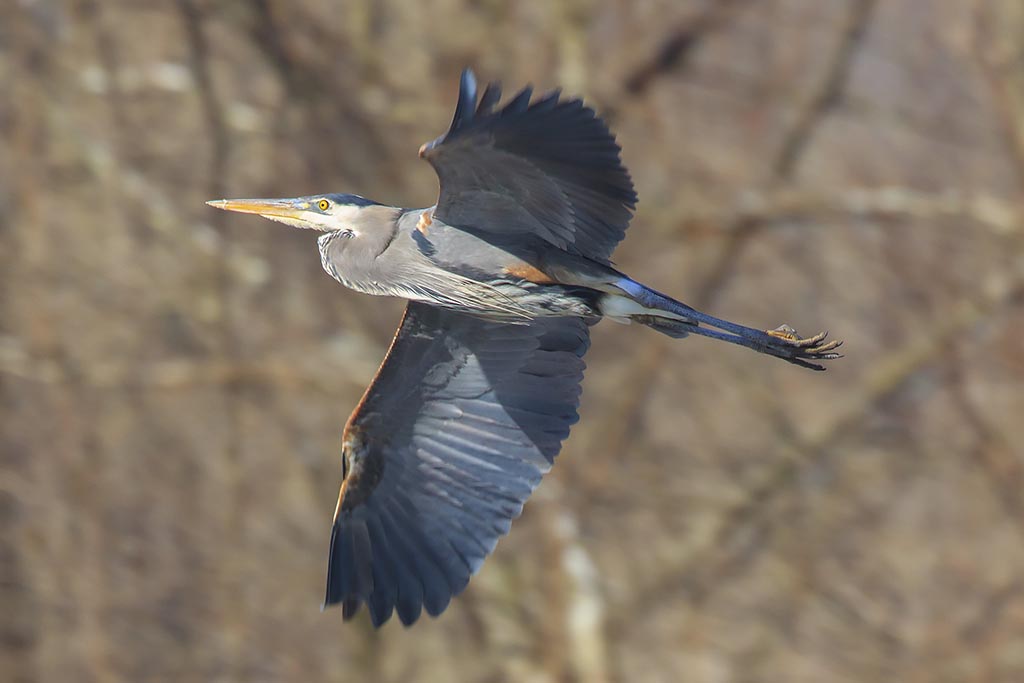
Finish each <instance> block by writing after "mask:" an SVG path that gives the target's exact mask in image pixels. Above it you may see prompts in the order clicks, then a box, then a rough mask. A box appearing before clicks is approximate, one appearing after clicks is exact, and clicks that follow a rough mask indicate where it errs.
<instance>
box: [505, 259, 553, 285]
mask: <svg viewBox="0 0 1024 683" xmlns="http://www.w3.org/2000/svg"><path fill="white" fill-rule="evenodd" d="M505 274H506V275H511V276H512V277H517V278H519V279H520V280H526V281H528V282H533V283H534V284H538V285H555V284H558V281H557V280H555V279H554V278H552V277H551V276H550V275H548V274H547V273H545V272H544V271H543V270H541V269H540V268H537V267H536V266H532V265H530V264H529V263H521V264H517V265H514V266H509V267H508V268H506V269H505Z"/></svg>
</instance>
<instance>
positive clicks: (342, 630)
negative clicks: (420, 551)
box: [0, 0, 1024, 682]
mask: <svg viewBox="0 0 1024 683" xmlns="http://www.w3.org/2000/svg"><path fill="white" fill-rule="evenodd" d="M466 65H470V66H473V67H474V68H476V69H477V71H478V74H479V75H480V77H481V79H482V80H487V79H491V78H499V79H501V80H503V81H504V82H505V84H506V87H507V89H508V90H509V91H511V90H512V89H513V88H515V87H517V86H519V85H521V84H524V83H526V82H533V83H534V84H535V85H537V86H538V87H541V88H548V87H554V86H556V85H562V86H564V88H565V90H566V91H567V92H569V93H579V94H582V95H584V96H585V97H586V99H587V101H588V102H590V103H591V104H593V105H594V106H595V107H597V108H598V109H599V110H600V111H602V112H603V113H604V114H605V115H606V117H607V118H608V120H609V122H610V123H611V125H612V126H613V128H614V130H615V131H616V133H617V134H618V137H619V140H620V142H621V143H622V145H623V147H624V152H623V155H624V158H625V161H626V163H627V164H628V165H629V167H630V169H631V170H632V173H633V176H634V179H635V181H636V184H637V187H638V190H639V192H640V196H641V203H640V208H639V212H638V214H637V216H636V219H635V221H634V223H633V227H632V229H631V230H630V233H629V236H628V238H627V240H626V242H625V243H624V244H623V246H622V247H621V248H620V249H619V251H618V252H617V254H616V258H617V262H618V264H619V265H620V266H621V267H622V268H623V269H624V270H626V271H627V272H631V273H633V274H634V275H636V276H638V277H641V278H642V279H644V280H646V281H647V282H648V283H649V284H651V285H653V286H655V287H657V288H658V289H661V290H664V291H666V292H670V293H673V294H675V295H676V296H679V297H680V298H681V299H683V300H684V301H687V302H688V303H690V304H691V305H695V306H699V307H703V308H706V309H709V310H710V311H712V312H714V313H716V314H718V315H723V316H727V317H731V318H734V319H738V320H741V321H744V322H747V323H749V324H753V325H756V326H760V327H768V326H775V325H777V324H779V323H782V322H788V323H791V324H793V325H795V326H796V327H797V328H798V329H799V330H801V331H802V332H804V333H813V332H815V331H817V330H818V329H820V328H826V327H827V328H828V329H829V330H831V331H832V333H833V334H834V335H836V336H838V337H841V338H845V339H846V346H845V347H844V349H845V351H846V352H847V357H846V358H845V359H844V360H842V361H838V362H835V363H833V364H832V365H831V370H830V372H828V373H812V372H808V371H804V370H801V369H799V368H796V367H793V366H791V365H787V364H785V363H781V362H778V361H775V360H772V359H768V358H765V357H762V356H757V355H756V354H753V353H750V352H746V351H744V350H742V349H736V348H732V347H726V346H725V345H721V344H715V343H712V342H710V341H708V340H704V339H691V340H687V341H685V342H681V343H673V342H672V341H670V340H666V339H665V338H663V337H661V336H659V335H657V334H655V333H654V332H652V331H650V330H646V329H642V328H624V327H619V326H615V325H609V324H605V325H601V326H599V327H598V328H597V329H596V330H595V333H594V346H593V350H592V352H591V354H590V355H589V356H588V361H589V367H590V371H589V376H588V379H587V381H586V383H585V391H584V400H583V406H582V410H581V412H582V421H581V423H580V425H579V426H578V427H577V428H576V429H575V431H574V433H573V436H572V437H571V438H570V439H569V441H568V442H567V444H566V448H565V450H564V451H563V453H562V455H561V456H560V458H559V460H558V463H557V466H556V468H555V469H554V471H553V473H552V474H551V475H550V476H549V477H548V478H547V479H546V480H545V482H544V483H543V485H542V486H541V488H540V489H539V490H538V492H537V494H536V495H535V496H534V498H533V499H532V500H531V502H530V503H529V504H528V505H527V507H526V510H525V513H524V515H523V517H522V518H521V519H520V520H519V521H518V522H517V523H516V524H515V526H514V527H513V531H512V534H511V535H510V536H509V537H508V538H506V539H504V540H503V541H502V542H501V544H500V545H499V547H498V550H497V552H496V554H495V556H494V557H493V558H491V560H490V561H488V563H487V564H486V565H485V566H484V569H483V571H482V572H481V573H480V574H479V575H478V576H477V577H476V578H475V579H474V580H473V581H472V582H471V583H470V586H469V588H468V590H467V591H466V592H465V594H464V595H463V596H462V597H460V598H458V599H456V600H455V601H454V602H453V603H452V606H451V607H450V608H449V609H448V611H447V612H446V613H445V614H444V615H443V616H442V617H441V618H440V619H437V620H430V619H426V618H425V619H424V620H423V621H421V622H420V623H419V624H417V625H416V626H415V628H413V629H410V630H405V629H403V628H402V627H401V625H400V624H398V623H397V620H394V619H393V620H392V622H390V623H389V624H388V625H387V626H386V627H385V628H384V629H383V630H382V631H380V632H377V633H374V632H373V631H372V629H371V628H370V627H369V623H368V619H366V618H365V616H364V617H362V618H360V619H359V620H357V621H356V622H354V623H352V624H348V625H343V624H342V621H341V614H340V612H339V611H337V610H332V611H329V612H327V613H323V614H322V613H320V611H319V610H318V606H319V602H320V599H321V596H322V589H323V579H324V571H325V567H326V551H327V541H328V533H329V525H330V515H331V511H332V510H333V507H334V502H335V498H336V495H337V485H338V482H339V478H340V470H341V466H340V462H339V457H338V452H339V436H340V433H341V428H342V425H343V421H344V419H345V418H346V416H347V415H348V412H349V410H350V409H351V408H352V406H353V405H354V403H355V401H356V399H357V398H358V396H359V394H360V392H361V391H362V390H363V387H364V386H365V385H366V383H367V381H368V379H369V378H370V377H371V375H372V373H373V371H374V369H375V367H376V364H377V362H378V361H379V360H380V358H381V357H382V355H383V353H384V349H385V346H386V343H387V341H388V340H389V338H390V336H391V334H392V331H393V329H394V327H395V325H396V323H397V320H398V317H399V314H400V310H401V303H400V302H397V301H390V300H384V299H376V298H369V297H364V296H360V295H357V294H353V293H350V292H348V291H346V290H344V289H343V288H342V287H340V286H338V285H337V284H336V283H335V282H334V281H332V280H331V279H330V278H328V277H327V276H326V275H325V274H324V273H323V272H322V271H321V269H320V265H319V260H318V255H317V252H316V248H315V244H314V239H313V237H314V236H313V235H310V234H306V233H303V232H299V231H293V230H288V229H286V228H284V227H283V226H280V225H275V224H272V223H270V222H268V221H262V220H258V219H256V218H253V217H238V216H231V215H228V214H224V213H220V212H216V211H214V210H213V209H210V208H208V207H206V206H204V205H203V202H204V201H205V200H207V199H211V198H218V197H223V196H289V195H298V194H308V193H313V192H321V191H347V192H357V193H360V194H364V195H367V196H369V197H373V198H375V199H378V200H380V201H383V202H388V203H395V204H401V205H405V206H425V205H428V204H431V203H433V201H434V198H435V196H436V182H437V181H436V178H435V176H434V174H433V172H432V170H431V169H430V168H429V166H427V165H426V164H424V163H422V162H420V161H418V160H417V158H416V149H417V147H418V146H419V144H420V143H422V142H424V141H425V140H428V139H431V138H433V137H434V136H436V135H438V134H439V133H441V132H443V131H444V130H445V128H446V127H447V125H448V122H449V120H450V116H451V112H452V109H453V106H454V98H455V94H456V88H457V80H458V73H459V71H460V70H461V68H462V67H463V66H466ZM0 91H2V95H0V240H2V241H0V246H2V249H0V530H2V531H0V680H3V681H11V682H21V681H97V682H107V681H230V682H234V681H285V680H288V681H347V680H370V681H410V680H423V681H453V680H465V681H494V682H497V681H537V682H547V681H551V682H555V681H608V682H617V681H697V682H704V681H707V682H719V681H722V682H728V681H766V682H768V681H770V682H777V681H779V682H812V681H813V682H829V681H1008V682H1010V681H1014V682H1017V681H1022V680H1024V497H1022V496H1024V447H1022V446H1021V443H1022V441H1024V389H1022V387H1024V385H1022V381H1024V345H1022V341H1021V340H1022V339H1024V305H1022V301H1024V205H1022V202H1021V199H1022V194H1024V3H1022V2H1020V0H977V1H974V0H878V1H877V2H872V1H871V0H747V1H743V0H732V1H728V0H719V1H714V0H705V1H699V0H688V1H685V2H683V1H680V0H661V1H647V0H645V1H639V0H571V1H568V2H562V3H551V2H542V1H540V0H538V1H536V2H517V3H504V2H495V1H491V0H439V1H438V2H433V3H422V2H416V1H412V0H405V1H399V0H387V1H384V2H374V1H372V0H359V1H352V2H331V1H328V0H299V1H296V2H291V1H289V2H286V1H285V0H249V1H243V0H237V1H228V0H178V1H176V2H175V1H170V0H165V1H157V0H154V1H152V2H138V1H136V0H103V1H102V2H100V1H99V0H93V1H86V0H82V1H77V2H72V1H67V2H59V1H57V0H6V2H4V3H2V4H0Z"/></svg>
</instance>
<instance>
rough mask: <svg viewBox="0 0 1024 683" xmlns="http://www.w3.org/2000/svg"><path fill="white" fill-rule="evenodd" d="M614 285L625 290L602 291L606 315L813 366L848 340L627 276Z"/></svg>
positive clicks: (805, 365)
mask: <svg viewBox="0 0 1024 683" xmlns="http://www.w3.org/2000/svg"><path fill="white" fill-rule="evenodd" d="M614 287H615V288H616V289H618V290H619V291H621V292H622V293H621V294H618V293H615V292H609V293H607V294H605V295H604V296H603V297H602V299H601V303H600V306H601V310H602V313H604V315H606V316H608V317H611V318H617V319H624V320H635V321H636V322H639V323H641V324H643V325H647V326H648V327H652V328H654V329H656V330H658V331H659V332H662V333H663V334H667V335H669V336H672V337H685V336H687V335H689V334H697V335H701V336H703V337H710V338H711V339H719V340H721V341H724V342H728V343H730V344H736V345H738V346H744V347H746V348H748V349H753V350H754V351H757V352H758V353H765V354H768V355H769V356H775V357H776V358H781V359H783V360H785V361H788V362H790V363H793V364H795V365H799V366H801V367H805V368H810V369H812V370H824V369H825V368H824V366H822V365H819V364H818V363H816V362H814V361H822V360H832V359H834V358H841V357H842V356H841V355H840V354H839V353H837V352H836V351H835V350H836V349H837V348H839V347H840V346H841V345H842V343H843V342H841V341H838V340H833V341H825V338H826V337H827V336H828V333H827V332H821V333H819V334H816V335H813V336H811V337H806V338H804V337H801V336H800V335H799V334H797V332H796V330H794V329H793V328H792V327H790V326H789V325H781V326H779V327H777V328H775V329H774V330H758V329H754V328H752V327H746V326H744V325H739V324H737V323H734V322H730V321H728V320H722V319H721V318H715V317H714V316H711V315H708V314H707V313H702V312H700V311H698V310H697V309H695V308H692V307H690V306H687V305H686V304H684V303H682V302H679V301H676V300H675V299H673V298H672V297H669V296H665V295H664V294H662V293H660V292H657V291H655V290H653V289H651V288H649V287H646V286H644V285H642V284H640V283H639V282H636V281H634V280H631V279H630V278H627V277H623V278H621V279H620V280H618V281H617V282H615V283H614Z"/></svg>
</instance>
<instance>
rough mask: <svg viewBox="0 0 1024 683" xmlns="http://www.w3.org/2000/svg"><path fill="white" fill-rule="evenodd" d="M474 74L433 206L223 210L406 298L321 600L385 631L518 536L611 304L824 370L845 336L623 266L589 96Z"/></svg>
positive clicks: (341, 498)
mask: <svg viewBox="0 0 1024 683" xmlns="http://www.w3.org/2000/svg"><path fill="white" fill-rule="evenodd" d="M532 94H533V93H532V89H531V88H529V87H527V88H525V89H523V90H522V91H520V92H519V93H518V94H517V95H515V97H513V98H512V99H511V100H509V101H508V102H507V103H506V104H504V105H502V106H499V101H500V99H501V88H500V86H499V85H498V84H497V83H491V84H489V85H488V86H487V87H486V88H485V89H484V91H483V94H482V95H481V96H479V98H478V95H477V85H476V79H475V78H474V76H473V73H472V72H471V71H470V70H468V69H467V70H466V71H464V72H463V74H462V80H461V83H460V88H459V99H458V104H457V106H456V108H455V116H454V118H453V120H452V123H451V126H450V127H449V129H448V132H446V133H445V134H444V135H442V136H441V137H439V138H437V139H436V140H434V141H433V142H429V143H427V144H425V145H423V146H422V147H421V148H420V150H419V155H420V157H422V158H424V159H426V160H427V161H428V162H429V163H430V165H431V166H433V167H434V170H435V171H436V172H437V175H438V177H439V179H440V187H441V191H440V196H439V197H438V200H437V204H436V205H435V206H432V207H429V208H426V209H402V208H398V207H394V206H386V205H384V204H379V203H377V202H374V201H371V200H369V199H365V198H363V197H360V196H357V195H351V194H320V195H311V196H306V197H298V198H294V199H222V200H217V201H211V202H209V204H210V205H211V206H214V207H217V208H219V209H225V210H228V211H239V212H242V213H251V214H257V215H260V216H263V217H264V218H269V219H271V220H275V221H280V222H282V223H285V224H287V225H290V226H293V227H297V228H308V229H311V230H317V231H319V232H320V233H321V234H320V236H319V238H318V240H317V242H318V244H319V247H320V261H321V264H322V265H323V268H324V270H325V271H327V273H328V274H330V276H331V277H333V278H334V279H336V280H338V282H340V283H341V284H343V285H345V286H346V287H349V288H351V289H354V290H356V291H358V292H363V293H366V294H377V295H384V296H397V297H402V298H405V299H408V301H409V303H408V306H407V307H406V309H405V315H404V317H403V318H402V321H401V324H400V325H399V327H398V331H397V333H396V334H395V338H394V341H392V343H391V348H390V349H389V350H388V353H387V356H386V357H385V359H384V362H383V363H382V364H381V366H380V369H379V370H378V371H377V375H376V376H375V377H374V379H373V381H372V382H371V384H370V386H369V388H368V389H367V390H366V393H365V394H364V395H363V398H362V400H361V401H360V402H359V404H358V405H357V406H356V409H355V411H354V412H353V413H352V416H351V417H350V418H349V420H348V423H347V424H346V425H345V430H344V433H343V437H342V483H341V491H340V493H339V495H338V504H337V507H336V509H335V511H334V523H333V527H332V531H331V543H330V552H329V561H328V570H327V595H326V599H325V601H324V606H325V607H326V606H328V605H332V604H335V603H341V605H342V613H343V616H344V618H345V620H348V619H350V618H351V617H352V616H354V615H355V614H356V613H357V611H358V610H359V608H360V606H361V605H363V604H365V605H366V606H367V608H368V610H369V613H370V618H371V620H372V622H373V624H374V626H380V625H381V624H383V623H384V622H385V621H387V620H388V619H389V618H390V617H391V615H392V613H393V612H397V613H398V617H399V619H401V621H402V623H403V624H405V625H410V624H412V623H413V622H415V621H416V620H417V619H418V618H419V616H420V614H421V611H422V610H424V609H425V610H426V611H427V613H428V614H430V615H431V616H437V615H438V614H440V613H441V612H443V611H444V609H445V608H446V607H447V606H448V603H449V602H450V600H451V598H452V597H453V596H455V595H457V594H458V593H460V592H461V591H462V590H463V589H464V588H465V587H466V584H467V583H468V582H469V579H470V577H471V576H472V575H473V574H475V573H476V572H477V571H478V570H479V569H480V567H481V565H482V564H483V562H484V559H485V558H486V557H487V556H488V555H489V554H490V553H491V552H492V551H493V550H494V547H495V545H496V544H497V542H498V539H499V538H500V537H501V536H503V535H505V534H507V533H508V531H509V528H510V526H511V524H512V520H513V519H514V518H516V517H517V516H518V515H519V514H520V512H521V511H522V508H523V504H524V503H525V502H526V499H527V498H528V497H529V496H530V493H531V492H532V491H533V489H534V488H535V487H536V486H537V485H538V484H539V483H540V480H541V476H542V475H543V474H544V473H545V472H547V471H548V470H549V469H550V467H551V465H552V463H553V461H554V459H555V456H556V455H557V454H558V452H559V450H560V449H561V445H562V441H563V440H564V439H565V438H566V437H567V436H568V434H569V427H570V426H571V425H572V424H574V423H575V422H576V421H577V419H578V418H577V408H578V406H579V397H580V382H581V381H582V379H583V368H584V363H583V355H584V353H586V351H587V348H588V346H589V344H590V340H589V328H590V326H591V325H593V324H594V323H595V322H597V321H598V320H600V319H601V318H611V319H613V320H616V321H619V322H636V323H639V324H641V325H645V326H647V327H651V328H653V329H655V330H657V331H658V332H661V333H663V334H666V335H668V336H670V337H675V338H682V337H686V336H688V335H700V336H704V337H710V338H712V339H718V340H720V341H724V342H728V343H730V344H736V345H739V346H743V347H746V348H749V349H753V350H755V351H757V352H759V353H764V354H767V355H770V356H775V357H777V358H781V359H783V360H785V361H788V362H790V363H793V364H796V365H799V366H803V367H805V368H810V369H814V370H823V369H824V368H823V367H822V366H821V365H820V364H819V362H820V361H823V360H830V359H834V358H838V357H839V354H838V353H836V351H835V349H836V348H837V347H838V346H839V344H840V342H838V341H826V340H825V334H824V333H822V334H818V335H815V336H812V337H808V338H801V337H800V336H799V335H797V334H796V332H795V331H794V330H793V329H792V328H790V327H788V326H786V325H783V326H781V327H778V328H776V329H774V330H759V329H753V328H750V327H746V326H743V325H738V324H736V323H732V322H729V321H727V320H721V319H719V318H714V317H712V316H710V315H707V314H705V313H702V312H700V311H697V310H695V309H693V308H691V307H690V306H687V305H686V304H683V303H680V302H679V301H676V300H675V299H673V298H671V297H669V296H666V295H665V294H661V293H660V292H657V291H655V290H654V289H651V288H650V287H647V286H646V285H644V284H642V283H640V282H638V281H636V280H634V279H632V278H631V277H629V276H627V275H625V274H624V273H622V272H620V271H618V270H616V269H615V268H614V267H613V266H612V265H611V262H610V261H609V258H610V257H611V254H612V251H613V250H614V249H615V246H616V245H617V244H618V243H619V241H620V240H622V238H623V237H624V235H625V232H626V227H627V226H628V225H629V221H630V219H631V218H632V216H633V212H634V209H635V208H636V201H637V196H636V192H634V190H633V183H632V180H631V179H630V176H629V173H628V172H627V171H626V169H625V167H624V166H623V165H622V162H621V160H620V158H619V152H620V149H619V146H618V144H616V142H615V138H614V136H613V135H612V134H611V133H610V132H609V130H608V127H607V126H606V125H605V123H604V122H603V121H602V120H601V119H600V118H599V117H598V116H597V115H596V114H595V113H594V111H593V110H592V109H590V108H589V107H587V106H586V105H584V104H583V102H582V101H581V100H579V99H575V98H573V99H563V98H562V97H560V93H559V91H554V92H551V93H549V94H546V95H543V96H541V97H538V98H536V99H533V98H532Z"/></svg>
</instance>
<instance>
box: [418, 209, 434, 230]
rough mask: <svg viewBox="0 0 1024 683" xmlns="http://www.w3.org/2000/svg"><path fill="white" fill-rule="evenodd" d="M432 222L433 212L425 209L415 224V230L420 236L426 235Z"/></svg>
mask: <svg viewBox="0 0 1024 683" xmlns="http://www.w3.org/2000/svg"><path fill="white" fill-rule="evenodd" d="M433 222H434V210H433V209H427V210H426V211H424V212H423V213H421V214H420V219H419V220H418V221H417V222H416V229H417V230H418V231H419V232H420V234H421V235H426V234H427V228H429V227H430V225H431V223H433Z"/></svg>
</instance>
